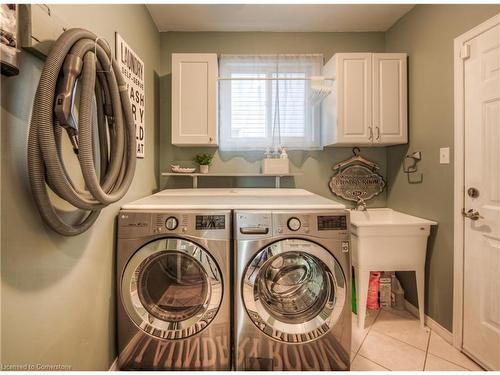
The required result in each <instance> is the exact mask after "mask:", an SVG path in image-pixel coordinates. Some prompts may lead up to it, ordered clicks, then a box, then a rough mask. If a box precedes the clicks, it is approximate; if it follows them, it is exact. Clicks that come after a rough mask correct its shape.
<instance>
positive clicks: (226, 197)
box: [122, 188, 345, 210]
mask: <svg viewBox="0 0 500 375" xmlns="http://www.w3.org/2000/svg"><path fill="white" fill-rule="evenodd" d="M342 208H345V206H344V205H343V204H340V203H337V202H335V201H332V200H330V199H327V198H324V197H322V196H320V195H317V194H314V193H311V192H309V191H307V190H304V189H268V188H238V189H205V188H203V189H166V190H162V191H160V192H159V193H156V194H154V195H151V196H149V197H145V198H142V199H139V200H137V201H135V202H131V203H127V204H125V205H124V206H123V207H122V209H124V210H165V209H167V210H168V209H175V210H204V209H210V210H213V209H248V210H254V209H267V210H269V209H273V210H280V209H306V210H309V209H311V210H312V209H342Z"/></svg>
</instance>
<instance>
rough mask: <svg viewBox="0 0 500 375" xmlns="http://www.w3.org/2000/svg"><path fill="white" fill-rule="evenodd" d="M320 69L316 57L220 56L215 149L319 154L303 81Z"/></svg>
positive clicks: (315, 110)
mask: <svg viewBox="0 0 500 375" xmlns="http://www.w3.org/2000/svg"><path fill="white" fill-rule="evenodd" d="M322 63H323V57H322V56H321V55H259V56H250V55H222V56H221V58H220V61H219V76H220V77H222V78H225V79H224V80H220V81H219V134H220V143H219V147H220V149H221V150H233V151H234V150H263V149H266V148H267V147H274V146H281V147H286V148H288V149H300V150H310V149H319V148H320V140H319V131H320V129H319V107H318V106H317V105H315V103H314V100H312V99H311V98H312V97H311V81H309V80H308V79H306V78H309V77H311V76H318V75H320V74H321V67H322ZM275 78H279V80H276V79H275Z"/></svg>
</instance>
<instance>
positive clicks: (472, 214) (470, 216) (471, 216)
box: [462, 208, 484, 221]
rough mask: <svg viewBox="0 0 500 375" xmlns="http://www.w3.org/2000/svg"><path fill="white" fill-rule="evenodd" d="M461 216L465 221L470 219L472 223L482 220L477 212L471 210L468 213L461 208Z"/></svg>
mask: <svg viewBox="0 0 500 375" xmlns="http://www.w3.org/2000/svg"><path fill="white" fill-rule="evenodd" d="M462 216H463V217H466V218H467V219H471V220H472V221H476V220H479V219H484V217H483V216H481V214H480V213H479V212H478V211H474V210H473V209H472V208H471V209H470V210H468V211H465V208H462Z"/></svg>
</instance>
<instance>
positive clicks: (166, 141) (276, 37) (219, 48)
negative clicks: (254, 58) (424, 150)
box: [159, 32, 386, 206]
mask: <svg viewBox="0 0 500 375" xmlns="http://www.w3.org/2000/svg"><path fill="white" fill-rule="evenodd" d="M356 51H359V52H367V51H373V52H382V51H384V33H264V32H260V33H259V32H220V33H218V32H167V33H161V83H160V92H161V94H160V103H161V104H160V107H161V108H160V119H161V130H160V135H161V140H160V143H161V145H163V147H161V148H160V163H159V164H160V171H169V170H170V164H172V163H179V164H181V165H189V164H190V163H192V159H193V157H194V155H196V154H197V153H201V152H215V151H216V149H215V148H193V147H188V148H184V147H175V146H172V145H171V54H172V53H176V52H177V53H180V52H185V53H187V52H200V53H218V54H221V53H235V54H237V53H242V54H266V53H322V54H323V55H324V58H325V60H328V59H329V58H330V57H331V56H332V55H333V54H334V53H336V52H356ZM362 153H363V155H365V156H366V157H367V158H370V159H372V160H375V161H376V162H378V163H379V164H380V166H381V174H382V175H384V176H385V174H386V151H385V150H384V149H383V148H379V149H376V148H371V149H370V148H367V149H362ZM289 155H290V161H291V170H292V172H294V171H295V172H301V173H303V175H302V176H297V177H295V178H294V179H286V180H283V181H282V186H284V187H294V186H295V187H298V188H303V189H307V190H310V191H312V192H315V193H318V194H321V195H323V196H326V197H329V198H332V199H335V198H334V197H333V195H332V193H331V192H330V190H329V188H328V181H329V179H330V177H331V176H332V175H333V171H332V169H331V168H332V166H333V165H334V164H335V163H337V162H338V161H341V160H343V159H345V158H347V157H349V156H350V155H351V148H328V149H325V150H323V151H314V152H301V151H290V152H289ZM262 157H263V152H238V153H231V152H224V153H219V152H216V155H215V159H214V162H213V166H212V171H224V172H228V171H232V172H259V169H260V163H261V159H262ZM273 183H274V179H273V178H262V177H260V178H244V179H243V178H238V179H231V178H224V179H222V178H216V179H215V178H212V179H210V178H209V179H207V178H203V179H200V180H199V184H200V186H202V187H214V186H220V187H224V186H240V187H245V186H267V187H271V186H273ZM161 186H162V187H164V186H168V187H188V186H190V179H189V178H178V177H177V178H175V179H174V178H163V179H162V180H161ZM344 203H346V202H344ZM370 205H371V206H384V205H385V192H383V193H382V194H380V195H379V196H378V197H376V198H375V199H374V200H373V201H372V202H370Z"/></svg>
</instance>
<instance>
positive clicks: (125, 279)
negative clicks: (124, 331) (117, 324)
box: [121, 238, 223, 340]
mask: <svg viewBox="0 0 500 375" xmlns="http://www.w3.org/2000/svg"><path fill="white" fill-rule="evenodd" d="M163 252H164V253H168V252H171V253H176V252H177V253H183V254H186V255H187V256H189V257H191V258H192V259H193V260H194V261H195V262H197V263H198V265H199V266H200V267H201V268H202V269H203V270H204V271H205V277H206V279H207V281H208V283H209V290H208V292H207V296H206V298H205V301H204V303H203V307H202V308H201V309H200V310H199V311H198V312H197V313H196V314H195V315H193V316H192V317H190V318H188V319H186V320H183V321H176V322H173V321H170V322H169V321H165V320H162V319H159V318H157V317H156V316H154V315H152V314H150V313H149V311H148V310H147V309H146V308H145V307H144V305H143V304H142V302H141V300H140V298H139V293H138V290H137V283H138V279H139V276H140V268H141V266H142V265H143V264H144V263H145V262H146V261H147V260H148V259H150V258H151V257H152V256H157V255H158V254H160V253H163ZM222 294H223V280H222V273H221V271H220V268H219V265H218V264H217V262H216V261H215V260H214V258H213V257H212V256H211V255H210V254H209V253H208V252H207V251H206V250H205V249H203V248H202V247H201V246H199V245H198V244H196V243H194V242H192V241H190V240H187V239H181V238H159V239H156V240H153V241H151V242H149V243H147V244H146V245H144V246H143V247H141V248H140V249H139V250H138V251H137V252H136V253H135V254H134V255H133V256H132V257H131V258H130V260H129V262H128V263H127V265H126V266H125V270H124V272H123V275H122V279H121V297H122V302H123V306H124V307H125V311H126V312H127V315H128V316H129V317H130V319H131V320H132V321H133V322H134V324H135V325H136V326H137V327H138V328H140V329H141V330H143V331H144V332H146V333H148V334H149V335H152V336H155V337H158V338H162V339H168V340H176V339H184V338H186V337H190V336H193V335H195V334H197V333H199V332H200V331H202V330H203V329H204V328H205V327H207V326H208V325H209V324H210V322H211V321H212V320H213V319H214V318H215V316H216V315H217V312H218V310H219V307H220V305H221V302H222Z"/></svg>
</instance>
